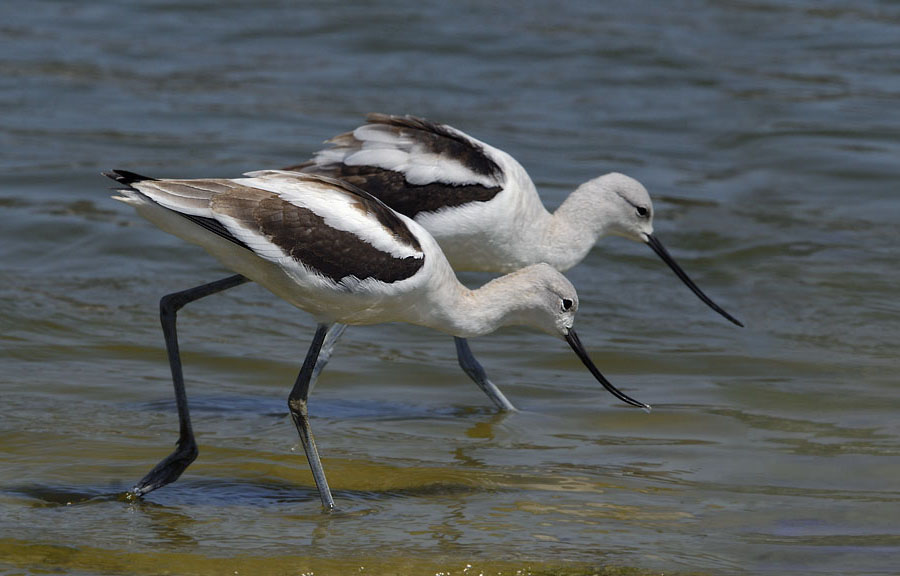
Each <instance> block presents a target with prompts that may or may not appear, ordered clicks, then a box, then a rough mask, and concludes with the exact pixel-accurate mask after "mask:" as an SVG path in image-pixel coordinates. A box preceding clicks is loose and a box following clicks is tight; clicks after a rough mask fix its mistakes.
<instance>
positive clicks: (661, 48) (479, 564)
mask: <svg viewBox="0 0 900 576" xmlns="http://www.w3.org/2000/svg"><path fill="white" fill-rule="evenodd" d="M371 111H380V112H389V113H414V114H418V115H423V116H427V117H429V118H432V119H435V120H439V121H443V122H447V123H450V124H453V125H455V126H457V127H459V128H461V129H463V130H465V131H467V132H469V133H470V134H472V135H474V136H476V137H478V138H480V139H482V140H484V141H487V142H489V143H491V144H493V145H495V146H498V147H501V148H503V149H505V150H507V151H509V152H510V153H512V154H513V155H515V156H516V157H517V158H518V159H519V160H520V161H521V162H522V163H523V164H524V165H525V167H526V168H527V169H528V170H529V171H530V173H531V175H532V177H533V178H534V179H535V182H536V183H537V184H538V187H539V189H540V190H541V192H542V195H543V197H544V199H545V202H546V203H547V204H548V206H551V207H555V206H556V205H558V204H559V203H560V202H561V201H562V199H563V198H564V197H565V195H566V194H567V193H568V192H569V191H570V190H571V189H573V188H574V187H575V186H576V185H577V184H579V183H580V182H582V181H584V180H586V179H588V178H590V177H593V176H595V175H597V174H600V173H603V172H607V171H611V170H617V171H621V172H625V173H627V174H630V175H632V176H634V177H636V178H638V179H639V180H641V181H642V182H643V183H644V184H645V185H646V186H647V188H648V189H649V190H650V192H651V194H652V195H653V197H654V200H655V203H656V211H657V218H656V228H657V232H658V234H659V236H660V237H661V238H662V239H663V240H664V241H665V242H666V244H667V245H668V247H669V249H670V250H671V251H672V252H673V254H675V256H676V257H677V258H678V259H679V260H680V261H681V263H682V265H684V267H685V268H686V269H687V270H688V271H689V272H691V273H692V274H693V276H694V277H695V279H696V280H697V282H698V283H699V284H700V285H701V286H702V287H704V288H705V289H706V290H707V292H708V293H709V294H711V295H712V296H713V297H714V298H715V299H716V300H718V301H719V302H720V303H721V304H723V305H724V306H725V307H726V308H727V309H728V310H730V311H731V312H733V313H735V314H736V315H737V316H738V317H740V318H741V319H742V320H744V321H745V323H746V324H747V328H745V329H738V328H735V327H733V326H731V325H729V324H728V323H726V322H725V321H724V320H722V319H721V318H719V317H717V316H716V315H714V314H713V313H712V312H711V311H709V310H707V309H706V308H705V307H704V306H703V305H702V304H701V303H700V302H699V301H697V300H696V299H695V298H693V296H691V295H690V293H689V292H688V291H687V290H686V289H685V288H684V287H683V286H682V285H680V283H679V282H678V281H677V280H676V279H675V278H674V276H673V275H672V274H671V273H670V272H669V271H668V270H667V269H665V267H664V266H663V265H662V264H661V263H660V262H658V261H657V259H656V258H655V257H654V256H653V254H652V253H651V252H650V251H649V250H647V249H646V248H645V247H642V246H639V245H633V244H631V243H628V242H627V241H624V240H621V239H614V238H612V239H607V240H606V241H604V242H603V243H602V244H601V245H600V246H598V248H597V249H595V250H594V251H593V252H592V253H591V254H590V256H589V257H588V258H587V259H586V260H585V261H584V262H583V263H582V264H581V265H580V266H578V267H577V268H575V269H573V270H572V271H571V272H570V273H569V277H570V278H571V279H572V281H573V282H574V283H575V285H576V286H577V287H578V289H579V293H580V297H581V300H582V312H581V314H580V316H579V320H578V329H579V332H580V334H581V337H582V339H583V340H584V341H585V342H586V344H587V345H588V346H589V348H590V351H591V353H592V355H593V356H594V358H595V360H596V361H597V363H598V364H599V365H600V367H601V369H603V370H604V372H605V373H606V374H607V376H609V377H610V379H611V380H613V381H614V382H615V383H617V384H618V385H619V386H620V387H622V388H623V389H625V390H627V391H628V392H629V393H630V394H632V395H634V396H636V397H638V398H640V399H642V400H645V401H648V402H650V403H652V404H653V405H654V411H653V413H652V414H650V415H647V414H644V413H642V412H641V411H638V410H634V409H630V408H628V407H625V406H623V405H619V404H617V403H616V402H615V401H614V399H612V398H611V397H610V396H609V395H607V394H606V393H605V392H604V391H603V390H602V389H600V388H599V386H597V385H596V383H594V382H593V381H592V380H591V378H590V377H589V375H588V374H587V373H586V372H585V371H584V369H583V367H581V366H580V364H579V362H578V360H577V359H576V358H575V357H574V356H573V355H571V353H570V352H569V351H568V350H567V348H566V346H565V344H564V343H561V342H555V341H553V340H552V339H550V338H548V337H546V336H541V335H534V334H531V333H528V332H525V331H521V330H506V331H503V332H501V333H498V334H496V335H493V336H490V337H485V338H482V339H478V340H475V341H473V343H472V345H473V349H474V350H475V351H476V353H477V354H478V355H479V357H480V358H481V360H482V362H483V363H484V364H485V366H486V367H487V369H488V370H489V372H490V374H491V375H492V376H493V378H494V381H495V382H497V383H498V384H499V385H500V386H501V387H502V388H503V389H504V390H505V391H506V393H507V395H508V396H509V397H510V399H511V400H512V401H513V402H515V403H516V404H517V405H518V406H519V407H520V408H522V409H523V411H522V412H521V413H518V414H515V415H512V416H508V417H503V416H498V415H495V414H494V413H493V412H492V410H491V407H490V405H489V404H488V403H487V401H486V399H485V398H484V397H483V396H482V395H481V393H480V392H479V391H478V390H477V388H476V387H475V386H473V385H472V384H471V383H470V382H469V381H468V380H467V379H466V377H465V376H464V375H463V374H462V373H461V372H460V371H459V369H458V368H457V366H456V361H455V357H454V353H453V347H452V343H451V342H450V341H449V339H448V338H447V337H445V336H442V335H440V334H437V333H432V332H428V331H426V330H424V329H419V328H414V327H408V326H395V325H389V326H381V327H372V328H359V329H352V330H350V331H348V334H347V337H346V339H345V341H344V343H343V346H342V347H341V348H340V349H339V350H338V351H337V353H336V355H335V357H334V359H333V361H332V363H331V365H330V366H329V369H328V371H327V372H326V373H325V375H323V377H322V380H321V381H320V385H319V386H318V387H317V388H316V390H315V393H314V396H313V397H312V400H311V408H310V409H311V413H312V414H313V418H314V420H313V425H314V426H315V429H316V430H317V435H318V440H319V444H320V450H321V451H322V452H323V454H324V464H325V468H326V470H327V472H328V474H329V479H330V481H331V484H332V488H333V489H334V493H335V497H336V499H337V500H338V504H339V506H340V507H341V512H340V513H338V514H333V515H323V514H322V513H321V512H320V510H319V503H318V499H317V496H316V493H315V491H314V488H313V486H312V479H311V476H310V474H309V472H308V468H307V465H306V462H305V458H303V456H302V449H301V448H300V446H299V442H298V440H297V437H296V432H295V430H294V429H293V426H292V424H291V422H290V419H289V418H288V416H287V410H286V405H285V399H286V395H287V392H288V390H289V388H290V385H291V383H292V382H293V378H294V377H295V373H296V370H297V369H298V366H299V363H300V360H301V359H302V356H303V354H304V351H305V348H306V346H307V344H308V342H309V340H310V338H311V336H312V332H313V326H312V323H311V321H310V319H309V318H308V317H307V316H306V315H305V314H304V313H302V312H300V311H297V310H294V309H292V308H290V307H289V306H287V305H285V304H284V303H282V302H279V301H277V300H275V299H274V298H273V297H271V296H270V295H269V294H268V293H267V292H265V291H264V290H262V289H260V288H258V287H255V286H248V287H242V288H239V289H235V290H234V291H232V292H231V293H227V294H224V295H221V296H218V297H215V298H211V299H209V300H208V301H204V302H201V303H197V304H195V305H192V306H191V307H190V308H189V309H187V310H186V311H185V312H184V313H183V314H182V315H181V324H180V326H181V331H182V346H183V349H184V358H185V370H186V374H187V379H188V391H189V395H190V398H191V401H192V408H193V414H194V419H195V428H196V430H197V433H198V439H199V442H200V450H201V454H200V458H199V459H198V461H197V462H196V463H195V464H194V465H193V466H192V467H191V468H190V469H189V470H188V471H187V472H186V474H185V475H184V476H183V477H182V479H181V480H179V481H178V482H177V483H176V484H174V485H172V486H170V487H167V488H166V489H163V490H160V491H158V492H155V493H153V494H152V495H150V496H149V497H147V498H146V499H145V500H144V501H143V502H138V503H127V502H124V501H122V500H120V499H118V498H117V497H116V495H117V493H121V492H122V491H124V490H126V489H127V488H128V487H130V485H131V484H132V483H133V482H134V481H136V480H137V479H138V478H140V477H141V476H142V475H143V474H144V473H145V472H146V471H147V470H148V469H149V468H150V467H151V466H152V465H153V464H154V463H155V462H156V461H157V460H158V459H159V458H161V457H162V456H163V455H165V454H166V453H168V451H169V450H170V449H171V447H172V443H173V442H174V440H175V437H176V422H175V415H174V402H173V400H172V393H171V384H170V380H169V375H168V367H167V364H166V362H165V357H164V351H163V341H162V336H161V334H160V331H159V328H158V321H157V301H158V298H159V297H160V296H161V295H162V294H164V293H167V292H172V291H175V290H179V289H183V288H186V287H190V286H193V285H196V284H198V283H202V282H205V281H209V280H212V279H216V278H218V277H221V276H222V275H224V274H225V271H224V270H222V269H221V268H220V267H219V266H218V265H217V264H216V263H215V262H214V261H212V260H211V259H210V258H209V257H208V256H207V255H206V254H205V253H204V252H203V251H202V250H200V249H198V248H195V247H192V246H187V245H184V244H183V243H181V241H179V240H178V239H176V238H174V237H169V236H167V235H165V234H163V233H161V232H159V231H157V230H155V229H154V228H152V227H151V226H150V225H149V224H147V223H145V222H142V221H140V220H139V219H138V217H136V216H135V215H134V214H132V213H131V212H130V210H129V209H128V207H126V206H124V205H120V204H118V203H116V202H113V201H112V200H109V199H108V197H109V191H108V188H109V186H110V183H109V182H108V181H106V180H105V179H104V178H102V177H101V176H99V175H98V173H99V172H100V171H101V170H106V169H110V168H125V169H131V170H135V171H138V172H144V173H148V174H150V175H153V176H160V177H201V176H236V175H238V174H240V173H241V172H243V171H246V170H252V169H258V168H266V167H278V166H283V165H287V164H290V163H295V162H297V161H299V160H303V159H305V158H307V157H308V156H309V155H310V154H311V153H312V152H313V151H315V150H316V149H318V148H319V147H320V144H321V142H322V140H324V139H326V138H328V137H330V136H332V135H334V134H337V133H339V132H342V131H345V130H348V129H351V128H352V127H354V126H356V125H357V124H358V123H359V122H360V121H361V120H362V116H363V114H365V113H366V112H371ZM898 111H900V6H898V4H896V3H893V2H877V1H874V0H869V1H858V2H853V3H849V2H828V1H814V0H808V1H794V2H790V1H781V2H776V1H764V0H760V1H749V0H748V1H741V0H731V1H712V0H710V1H706V2H703V1H699V0H696V1H691V0H679V1H673V2H666V3H661V2H649V1H638V2H627V3H626V2H608V3H607V2H588V1H584V2H568V3H560V2H556V1H554V2H531V3H515V2H508V3H507V2H504V3H500V2H456V3H449V2H427V1H426V2H404V1H400V0H397V1H395V2H384V3H368V2H343V3H330V2H309V3H304V4H300V3H290V2H266V1H263V2H259V1H255V2H211V1H209V2H205V1H199V0H188V1H180V2H168V1H148V2H129V1H121V2H97V3H86V2H85V3H75V2H15V1H13V2H4V3H2V4H0V374H2V376H0V394H2V402H0V571H2V572H3V573H4V574H45V573H54V574H112V573H114V574H141V575H143V574H159V573H174V574H225V573H228V574H238V573H240V574H310V573H315V574H351V573H352V574H359V573H368V574H437V573H442V574H480V573H483V574H500V573H503V574H528V573H563V572H569V573H574V574H588V573H594V572H601V573H620V572H621V573H626V574H643V573H661V572H665V573H667V574H670V573H700V574H773V575H774V574H778V575H782V574H867V575H874V574H896V573H898V568H897V566H898V563H897V561H898V558H900V484H898V478H900V419H898V409H900V391H898V386H897V384H898V376H897V370H898V362H897V343H898V341H900V328H898V320H900V297H898V284H900V267H898V252H900V251H898V240H900V233H898V225H897V222H898V219H900V200H898V183H900V179H898V177H900V162H898V159H900V112H898ZM464 278H465V280H466V281H467V282H470V283H473V284H478V283H481V282H483V281H484V280H485V279H486V277H484V276H478V275H469V276H465V277H464Z"/></svg>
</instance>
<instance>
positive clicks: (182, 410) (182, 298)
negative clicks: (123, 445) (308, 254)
mask: <svg viewBox="0 0 900 576" xmlns="http://www.w3.org/2000/svg"><path fill="white" fill-rule="evenodd" d="M245 282H249V280H248V279H247V278H244V277H243V276H241V275H240V274H236V275H234V276H229V277H228V278H223V279H222V280H217V281H215V282H210V283H209V284H204V285H202V286H197V287H195V288H189V289H188V290H183V291H181V292H175V293H173V294H168V295H166V296H163V297H162V299H161V300H160V301H159V319H160V322H161V323H162V330H163V336H164V337H165V339H166V352H167V353H168V355H169V367H170V368H171V369H172V384H173V385H174V386H175V404H176V406H177V407H178V443H177V444H176V447H175V451H174V452H172V453H171V454H169V455H168V456H167V457H166V458H164V459H163V460H162V461H161V462H160V463H159V464H157V465H156V466H154V467H153V470H151V471H150V472H148V473H147V475H146V476H144V477H143V478H142V479H141V481H140V482H138V483H137V484H136V485H135V486H134V488H132V489H131V492H132V493H133V494H134V495H136V496H143V495H144V494H146V493H148V492H151V491H153V490H156V489H157V488H159V487H161V486H165V485H166V484H169V483H171V482H174V481H175V480H177V479H178V477H179V476H181V473H182V472H184V470H185V469H186V468H187V467H188V466H190V464H191V462H193V461H194V460H195V459H196V458H197V442H196V441H195V440H194V431H193V429H192V428H191V416H190V412H189V411H188V403H187V393H186V392H185V389H184V376H183V374H182V372H181V355H180V353H179V351H178V333H177V331H176V329H175V321H176V318H177V313H178V310H180V309H181V308H182V307H183V306H184V305H185V304H188V303H190V302H193V301H194V300H199V299H200V298H205V297H206V296H211V295H213V294H216V293H218V292H222V291H223V290H228V289H229V288H234V287H235V286H240V285H241V284H244V283H245Z"/></svg>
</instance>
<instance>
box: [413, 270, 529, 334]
mask: <svg viewBox="0 0 900 576" xmlns="http://www.w3.org/2000/svg"><path fill="white" fill-rule="evenodd" d="M448 270H449V267H448ZM450 274H451V275H452V274H453V273H452V271H450ZM533 275H534V274H533V267H528V268H523V269H521V270H518V271H516V272H512V273H510V274H507V275H505V276H501V277H499V278H495V279H494V280H491V281H490V282H488V283H487V284H485V285H483V286H481V287H480V288H477V289H475V290H469V289H468V288H466V287H465V286H463V285H462V284H461V283H460V282H459V281H458V280H456V279H455V277H454V282H453V283H452V284H451V286H452V287H451V288H449V289H447V288H445V289H444V290H440V291H435V292H433V294H434V298H431V299H429V301H427V302H423V303H422V307H421V308H420V310H419V314H418V318H417V320H416V321H415V323H416V324H421V325H423V326H428V327H430V328H434V329H435V330H439V331H442V332H447V333H450V334H452V335H454V336H459V337H461V338H469V337H473V336H483V335H485V334H489V333H491V332H493V331H494V330H496V329H498V328H501V327H503V326H531V327H534V328H538V329H541V328H543V323H542V322H540V315H539V314H538V313H537V312H536V311H537V310H538V309H539V308H540V307H541V304H542V302H541V292H540V290H538V289H536V288H533V286H532V285H531V282H530V280H531V278H532V277H533Z"/></svg>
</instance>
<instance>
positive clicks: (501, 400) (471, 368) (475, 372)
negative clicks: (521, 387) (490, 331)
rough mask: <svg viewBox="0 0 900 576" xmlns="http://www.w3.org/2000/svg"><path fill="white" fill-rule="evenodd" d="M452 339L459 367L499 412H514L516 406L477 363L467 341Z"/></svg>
mask: <svg viewBox="0 0 900 576" xmlns="http://www.w3.org/2000/svg"><path fill="white" fill-rule="evenodd" d="M453 340H454V341H455V342H456V358H457V359H458V360H459V366H460V368H462V369H463V371H464V372H465V373H466V374H468V375H469V378H471V379H472V380H473V381H474V382H475V383H476V384H478V387H479V388H481V389H482V390H484V393H485V394H487V396H488V398H490V399H491V402H493V403H494V404H495V405H496V406H497V408H498V409H499V410H500V411H501V412H515V411H516V407H515V406H513V405H512V402H510V401H509V400H507V399H506V396H504V395H503V392H501V391H500V389H499V388H497V386H495V385H494V383H493V382H491V381H490V379H489V378H488V377H487V373H486V372H485V371H484V368H483V367H482V366H481V364H479V362H478V360H476V359H475V356H474V355H473V354H472V350H470V349H469V342H468V341H467V340H466V339H465V338H456V337H454V338H453Z"/></svg>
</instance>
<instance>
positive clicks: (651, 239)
mask: <svg viewBox="0 0 900 576" xmlns="http://www.w3.org/2000/svg"><path fill="white" fill-rule="evenodd" d="M646 242H647V246H649V247H650V248H651V249H652V250H653V251H654V252H656V255H657V256H659V257H660V258H662V261H663V262H665V263H666V264H668V265H669V268H671V269H672V272H674V273H675V275H676V276H678V277H679V278H681V281H682V282H684V283H685V284H686V285H687V287H688V288H690V289H691V291H692V292H693V293H694V294H696V295H697V297H698V298H700V299H701V300H703V302H705V303H706V305H707V306H709V307H710V308H712V309H713V310H715V311H716V312H718V313H719V314H721V315H722V316H724V317H725V318H727V319H728V320H729V321H730V322H732V323H733V324H737V325H738V326H740V327H741V328H743V327H744V325H743V324H742V323H741V321H740V320H738V319H737V318H735V317H734V316H732V315H731V314H729V313H728V312H726V311H725V310H723V309H722V307H721V306H719V305H718V304H716V303H715V302H713V301H712V300H711V299H710V298H709V296H707V295H706V294H704V293H703V290H701V289H700V288H699V287H698V286H697V285H696V284H694V281H693V280H691V278H690V276H688V275H687V273H686V272H685V271H684V270H682V269H681V266H679V265H678V262H676V261H675V259H674V258H672V255H671V254H669V251H668V250H666V248H665V246H663V245H662V242H660V241H659V239H658V238H657V237H656V236H654V235H653V234H647V240H646Z"/></svg>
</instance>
